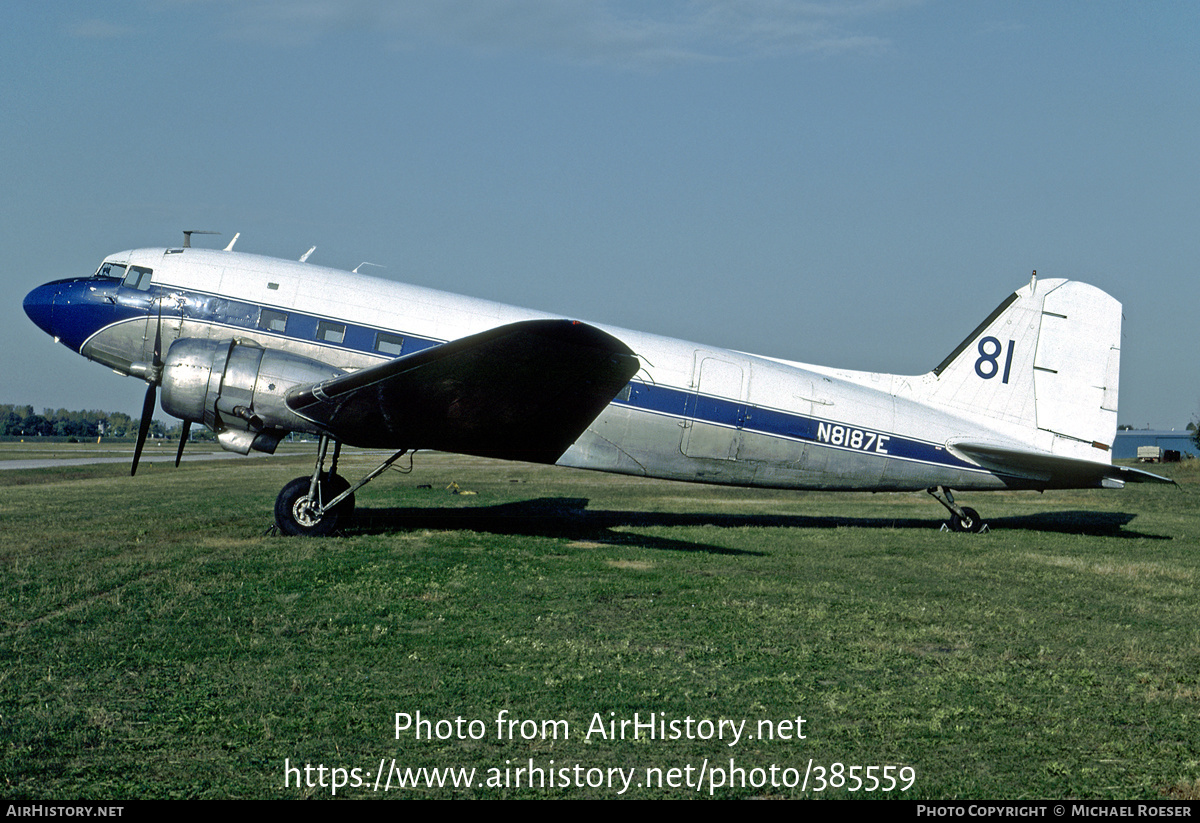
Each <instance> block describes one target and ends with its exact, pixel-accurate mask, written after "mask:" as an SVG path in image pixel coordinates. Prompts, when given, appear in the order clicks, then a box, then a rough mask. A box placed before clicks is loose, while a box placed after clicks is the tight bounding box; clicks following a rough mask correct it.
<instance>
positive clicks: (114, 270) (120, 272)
mask: <svg viewBox="0 0 1200 823" xmlns="http://www.w3.org/2000/svg"><path fill="white" fill-rule="evenodd" d="M93 276H94V277H108V278H112V279H113V280H124V279H125V264H124V263H109V262H108V261H107V260H106V261H105V262H103V263H101V264H100V268H98V269H97V270H96V273H95V274H94V275H93Z"/></svg>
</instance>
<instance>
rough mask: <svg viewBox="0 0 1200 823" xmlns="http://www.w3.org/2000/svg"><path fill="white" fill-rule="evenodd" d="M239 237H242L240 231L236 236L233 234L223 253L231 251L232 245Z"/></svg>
mask: <svg viewBox="0 0 1200 823" xmlns="http://www.w3.org/2000/svg"><path fill="white" fill-rule="evenodd" d="M241 236H242V233H241V232H240V231H239V232H238V233H237V234H235V235H234V236H233V239H232V240H230V241H229V245H228V246H226V247H225V251H233V244H234V243H236V242H237V239H238V238H239V237H241Z"/></svg>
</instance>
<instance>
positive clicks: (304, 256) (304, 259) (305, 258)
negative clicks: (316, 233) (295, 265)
mask: <svg viewBox="0 0 1200 823" xmlns="http://www.w3.org/2000/svg"><path fill="white" fill-rule="evenodd" d="M316 250H317V247H316V246H313V247H312V248H311V249H309V250H308V251H306V252H305V253H304V254H302V255H300V262H301V263H307V262H308V257H309V255H311V254H312V253H313V252H315V251H316Z"/></svg>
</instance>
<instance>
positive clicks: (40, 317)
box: [25, 283, 57, 336]
mask: <svg viewBox="0 0 1200 823" xmlns="http://www.w3.org/2000/svg"><path fill="white" fill-rule="evenodd" d="M56 292H57V289H56V288H55V286H54V284H53V283H47V284H46V285H44V286H38V287H37V288H36V289H34V290H33V291H31V292H30V293H29V294H27V295H25V313H26V314H27V315H29V319H30V320H32V321H33V322H34V323H35V324H37V327H38V328H39V329H41V330H42V331H44V332H45V333H46V334H49V335H52V336H53V335H54V295H55V293H56Z"/></svg>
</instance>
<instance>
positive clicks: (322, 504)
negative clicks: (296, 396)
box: [275, 436, 408, 537]
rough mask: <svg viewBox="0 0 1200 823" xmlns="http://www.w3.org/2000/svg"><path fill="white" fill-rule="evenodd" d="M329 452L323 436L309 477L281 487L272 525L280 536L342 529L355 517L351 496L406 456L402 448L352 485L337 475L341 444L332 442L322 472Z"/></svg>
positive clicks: (327, 533)
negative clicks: (328, 459) (330, 454)
mask: <svg viewBox="0 0 1200 823" xmlns="http://www.w3.org/2000/svg"><path fill="white" fill-rule="evenodd" d="M328 451H329V438H328V437H325V436H322V437H321V444H320V446H318V447H317V462H316V465H315V466H314V467H313V472H312V475H310V476H309V477H297V478H296V479H295V480H293V481H292V482H291V483H288V484H287V485H286V486H284V487H283V491H281V492H280V493H279V497H277V498H275V526H276V527H277V528H278V529H279V531H280V532H282V533H283V534H287V535H299V536H307V537H325V536H327V535H330V534H333V533H334V532H335V531H337V530H338V529H339V528H344V527H345V526H346V525H348V524H349V522H350V518H351V517H352V516H353V515H354V493H355V492H356V491H358V490H359V489H361V488H362V487H363V486H365V485H367V484H368V483H370V482H371V481H372V480H374V479H375V478H376V477H378V476H379V475H381V474H382V473H383V472H384V471H385V470H386V469H387V468H388V467H389V466H391V465H392V463H395V462H396V461H397V460H399V459H400V458H401V457H402V456H404V455H405V454H407V453H408V449H401V450H400V451H398V452H396V453H395V454H393V455H392V456H391V457H389V458H388V459H387V460H384V461H383V462H382V463H381V464H380V465H379V466H377V467H376V468H375V469H374V470H373V471H372V472H371V473H370V474H368V475H367V476H366V477H364V478H363V479H362V480H360V481H358V483H356V484H355V485H353V486H351V485H350V483H349V482H348V481H347V480H346V478H344V477H342V476H341V475H340V474H338V473H337V462H338V457H339V455H340V454H341V451H342V444H341V443H337V442H335V443H334V445H333V459H332V460H331V461H330V464H329V471H325V455H326V454H327V453H328Z"/></svg>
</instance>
